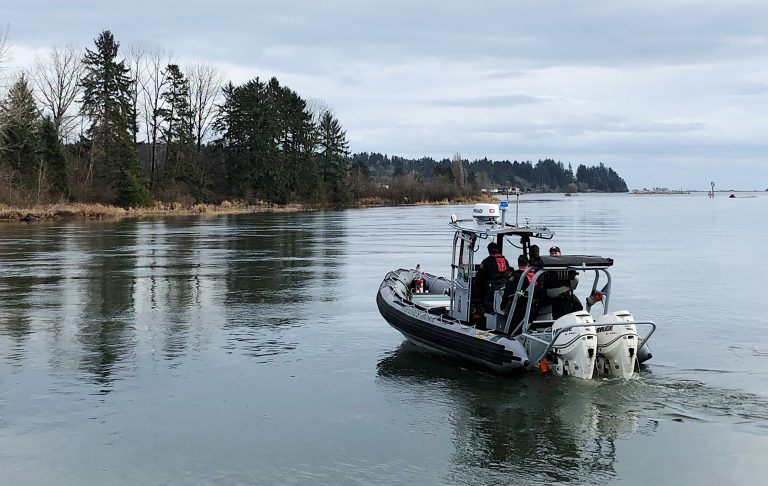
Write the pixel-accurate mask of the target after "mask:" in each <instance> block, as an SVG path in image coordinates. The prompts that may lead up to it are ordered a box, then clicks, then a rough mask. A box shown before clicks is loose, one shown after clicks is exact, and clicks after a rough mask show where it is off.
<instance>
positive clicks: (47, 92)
mask: <svg viewBox="0 0 768 486" xmlns="http://www.w3.org/2000/svg"><path fill="white" fill-rule="evenodd" d="M81 58H82V53H81V52H80V50H79V49H77V48H75V47H73V46H71V45H65V46H64V47H53V48H52V49H51V50H50V51H48V53H47V54H45V55H44V56H39V57H37V58H36V59H35V62H34V67H33V76H32V80H33V82H34V83H35V87H37V92H36V93H35V94H36V95H37V98H38V103H40V105H41V106H42V108H43V111H44V112H45V111H47V112H48V113H49V114H50V115H51V118H52V119H53V124H54V126H55V127H56V133H58V135H59V140H62V141H63V140H68V139H69V136H70V134H71V133H72V131H73V130H74V129H75V127H76V126H77V125H78V120H77V116H76V114H75V112H76V110H73V109H72V108H73V106H74V103H75V101H76V100H77V98H78V96H79V95H80V78H81V76H82V73H83V64H82V63H81V62H80V60H81Z"/></svg>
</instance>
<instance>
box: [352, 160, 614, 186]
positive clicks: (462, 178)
mask: <svg viewBox="0 0 768 486" xmlns="http://www.w3.org/2000/svg"><path fill="white" fill-rule="evenodd" d="M352 161H353V166H354V165H355V164H360V165H363V166H365V167H366V169H367V170H368V173H369V174H370V175H372V176H373V177H375V178H379V179H381V180H389V179H397V178H399V177H402V176H404V175H406V174H411V175H412V176H413V177H415V178H417V179H421V180H443V181H446V182H449V183H457V184H458V185H460V186H465V185H468V186H473V187H477V188H480V189H508V188H511V187H516V188H519V189H520V190H523V191H537V192H553V191H569V192H576V191H581V192H587V191H596V192H627V190H628V189H627V184H626V183H625V182H624V179H622V178H621V177H620V176H619V174H617V173H616V171H614V170H613V169H611V168H610V167H607V166H606V165H605V164H604V163H602V162H601V163H599V164H598V165H595V166H591V167H587V166H586V165H584V164H580V165H579V166H578V167H577V169H576V172H575V173H574V171H573V167H572V165H571V164H570V163H569V164H568V165H567V166H565V165H564V164H563V163H562V162H559V161H558V162H556V161H554V160H552V159H543V160H538V161H537V162H536V163H532V162H531V161H524V162H518V161H513V162H510V161H509V160H502V161H493V160H488V159H487V158H483V159H478V160H473V161H469V160H468V159H464V158H462V157H461V155H460V154H455V155H454V157H453V158H452V159H448V158H444V159H442V160H439V161H438V160H434V159H432V158H430V157H423V158H420V159H407V158H403V157H398V156H391V157H390V156H388V155H385V154H381V153H367V152H363V153H356V154H353V155H352ZM459 169H460V170H459Z"/></svg>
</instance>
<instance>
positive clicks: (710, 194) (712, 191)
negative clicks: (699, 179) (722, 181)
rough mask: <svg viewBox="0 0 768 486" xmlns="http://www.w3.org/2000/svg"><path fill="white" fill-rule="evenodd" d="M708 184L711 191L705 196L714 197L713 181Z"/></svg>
mask: <svg viewBox="0 0 768 486" xmlns="http://www.w3.org/2000/svg"><path fill="white" fill-rule="evenodd" d="M709 184H710V185H711V186H712V189H710V191H709V192H708V193H707V196H709V197H715V181H712V182H710V183H709Z"/></svg>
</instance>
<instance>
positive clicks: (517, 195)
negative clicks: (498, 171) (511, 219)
mask: <svg viewBox="0 0 768 486" xmlns="http://www.w3.org/2000/svg"><path fill="white" fill-rule="evenodd" d="M515 196H516V197H517V199H516V200H515V226H518V222H517V218H518V216H519V214H520V189H518V188H517V187H515ZM507 199H509V195H507Z"/></svg>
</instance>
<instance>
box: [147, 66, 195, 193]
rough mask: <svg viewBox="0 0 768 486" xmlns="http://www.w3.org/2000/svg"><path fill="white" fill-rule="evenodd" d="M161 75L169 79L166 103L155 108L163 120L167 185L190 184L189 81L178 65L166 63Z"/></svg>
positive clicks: (192, 147)
mask: <svg viewBox="0 0 768 486" xmlns="http://www.w3.org/2000/svg"><path fill="white" fill-rule="evenodd" d="M164 76H165V77H166V79H168V83H167V85H166V88H165V91H163V93H162V95H161V96H162V98H163V100H164V101H165V104H164V108H161V109H160V110H158V115H159V116H160V117H161V118H162V119H163V121H164V122H165V123H164V129H163V132H162V136H161V139H162V141H163V142H164V143H165V145H166V151H165V171H164V173H165V177H164V179H165V182H166V183H167V184H169V183H173V182H186V183H189V181H190V180H191V179H192V178H193V172H194V168H193V167H192V164H193V163H194V159H195V146H194V142H195V141H194V135H193V133H192V111H191V109H190V106H189V82H188V81H187V79H186V77H184V74H183V73H182V72H181V69H180V68H179V66H178V65H177V64H169V65H168V67H167V68H166V69H165V73H164ZM153 182H154V181H151V182H150V185H151V184H152V183H153Z"/></svg>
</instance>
